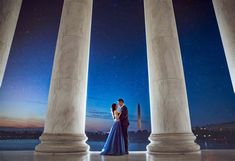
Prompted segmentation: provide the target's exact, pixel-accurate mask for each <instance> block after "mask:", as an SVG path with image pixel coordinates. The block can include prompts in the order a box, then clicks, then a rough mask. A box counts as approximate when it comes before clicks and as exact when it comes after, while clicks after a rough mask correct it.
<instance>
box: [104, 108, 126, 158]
mask: <svg viewBox="0 0 235 161" xmlns="http://www.w3.org/2000/svg"><path fill="white" fill-rule="evenodd" d="M112 114H113V118H114V124H113V126H112V127H111V130H110V132H109V135H108V138H107V140H106V142H105V144H104V147H103V149H102V151H101V155H124V154H125V143H124V138H123V134H122V127H121V122H120V120H119V116H120V115H121V112H120V113H119V112H118V109H117V104H115V103H114V104H112Z"/></svg>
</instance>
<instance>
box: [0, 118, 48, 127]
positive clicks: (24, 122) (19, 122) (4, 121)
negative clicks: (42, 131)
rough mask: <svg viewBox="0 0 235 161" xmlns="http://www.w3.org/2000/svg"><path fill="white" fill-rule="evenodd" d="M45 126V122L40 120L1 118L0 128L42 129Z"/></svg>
mask: <svg viewBox="0 0 235 161" xmlns="http://www.w3.org/2000/svg"><path fill="white" fill-rule="evenodd" d="M43 126H44V121H43V120H40V119H15V118H0V127H14V128H41V127H43Z"/></svg>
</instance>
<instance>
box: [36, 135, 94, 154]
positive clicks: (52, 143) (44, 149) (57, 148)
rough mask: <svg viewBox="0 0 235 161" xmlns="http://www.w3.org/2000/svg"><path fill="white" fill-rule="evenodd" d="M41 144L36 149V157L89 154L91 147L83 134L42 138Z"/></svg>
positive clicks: (45, 136)
mask: <svg viewBox="0 0 235 161" xmlns="http://www.w3.org/2000/svg"><path fill="white" fill-rule="evenodd" d="M39 139H40V141H41V144H39V145H37V146H36V147H35V155H55V154H63V155H64V154H79V155H80V154H87V153H88V151H89V149H90V147H89V145H87V144H86V140H87V137H86V135H83V134H79V135H78V134H51V133H43V134H42V136H40V138H39Z"/></svg>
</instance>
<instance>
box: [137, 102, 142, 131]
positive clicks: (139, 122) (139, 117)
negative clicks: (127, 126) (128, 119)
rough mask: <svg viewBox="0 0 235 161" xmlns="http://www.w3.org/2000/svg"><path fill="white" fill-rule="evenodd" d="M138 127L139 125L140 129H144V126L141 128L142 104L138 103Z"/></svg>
mask: <svg viewBox="0 0 235 161" xmlns="http://www.w3.org/2000/svg"><path fill="white" fill-rule="evenodd" d="M137 127H138V130H142V128H141V114H140V104H138V107H137Z"/></svg>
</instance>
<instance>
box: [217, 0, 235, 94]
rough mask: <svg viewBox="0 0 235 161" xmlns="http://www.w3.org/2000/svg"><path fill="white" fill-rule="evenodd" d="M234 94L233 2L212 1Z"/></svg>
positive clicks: (234, 17) (234, 8) (234, 9)
mask: <svg viewBox="0 0 235 161" xmlns="http://www.w3.org/2000/svg"><path fill="white" fill-rule="evenodd" d="M212 2H213V5H214V10H215V15H216V18H217V22H218V25H219V30H220V35H221V38H222V42H223V46H224V51H225V56H226V60H227V64H228V68H229V73H230V77H231V80H232V84H233V90H234V92H235V1H234V0H212Z"/></svg>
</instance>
